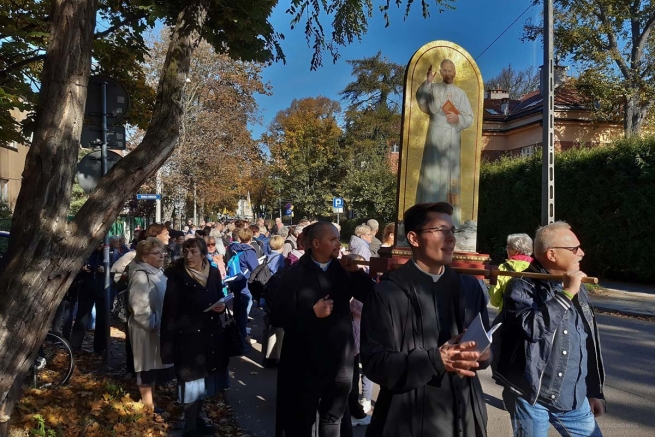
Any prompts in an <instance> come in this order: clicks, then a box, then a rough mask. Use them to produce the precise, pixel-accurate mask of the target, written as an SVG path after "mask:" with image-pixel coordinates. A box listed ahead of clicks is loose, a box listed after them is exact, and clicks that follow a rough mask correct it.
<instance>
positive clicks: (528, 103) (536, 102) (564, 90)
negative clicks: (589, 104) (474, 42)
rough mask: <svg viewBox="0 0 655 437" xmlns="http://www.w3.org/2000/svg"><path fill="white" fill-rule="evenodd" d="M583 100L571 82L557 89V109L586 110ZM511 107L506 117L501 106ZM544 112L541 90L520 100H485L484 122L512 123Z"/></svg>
mask: <svg viewBox="0 0 655 437" xmlns="http://www.w3.org/2000/svg"><path fill="white" fill-rule="evenodd" d="M583 101H584V100H583V98H582V95H581V94H580V92H579V91H578V90H577V88H576V87H575V85H573V83H571V82H570V81H567V82H565V83H564V84H562V85H560V86H558V87H557V88H555V107H556V108H557V109H563V110H566V109H573V110H581V109H584V105H583ZM503 103H507V104H508V105H509V108H508V111H509V112H508V114H507V115H504V114H503V111H502V109H501V105H502V104H503ZM542 111H543V97H542V96H541V92H540V91H539V90H536V91H533V92H531V93H528V94H525V95H523V96H521V98H520V99H518V100H515V99H484V117H483V118H484V120H486V121H510V120H514V119H517V118H521V117H523V116H526V115H530V114H535V113H540V112H542Z"/></svg>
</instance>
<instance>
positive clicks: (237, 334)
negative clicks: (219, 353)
mask: <svg viewBox="0 0 655 437" xmlns="http://www.w3.org/2000/svg"><path fill="white" fill-rule="evenodd" d="M223 330H224V335H223V347H224V348H225V353H226V354H227V355H228V356H230V357H241V356H243V355H245V354H247V353H248V352H250V350H251V349H252V346H251V345H249V344H247V343H246V341H245V339H244V338H243V337H242V336H241V331H240V330H239V326H238V325H237V321H236V320H235V319H234V316H233V315H232V312H231V311H230V310H229V308H225V324H224V325H223Z"/></svg>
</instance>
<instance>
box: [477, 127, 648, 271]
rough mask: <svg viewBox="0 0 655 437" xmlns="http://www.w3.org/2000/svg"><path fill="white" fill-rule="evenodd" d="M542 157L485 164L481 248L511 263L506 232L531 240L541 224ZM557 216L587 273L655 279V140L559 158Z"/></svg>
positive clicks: (620, 143)
mask: <svg viewBox="0 0 655 437" xmlns="http://www.w3.org/2000/svg"><path fill="white" fill-rule="evenodd" d="M540 211H541V156H534V157H532V158H526V159H503V160H500V161H497V162H493V163H484V164H483V165H482V169H481V174H480V203H479V215H478V221H479V223H478V250H479V251H480V252H482V253H489V254H491V255H492V258H493V259H494V261H500V260H502V259H503V258H504V257H505V251H504V248H505V242H506V237H507V235H508V234H511V233H516V232H525V233H528V234H529V235H531V236H533V235H534V232H535V229H536V228H537V226H539V224H540V220H541V212H540ZM555 217H556V219H557V220H564V221H566V222H568V223H570V224H571V226H572V227H573V230H574V231H575V233H576V235H577V236H578V238H579V239H580V242H581V243H582V247H583V250H584V251H585V257H584V260H583V262H582V267H583V269H584V271H585V272H586V273H587V274H590V275H595V276H601V277H604V278H608V279H616V280H623V281H638V282H652V281H654V280H655V266H654V264H653V263H654V262H655V256H654V255H655V231H654V229H653V225H654V224H655V220H654V218H655V137H649V138H643V139H637V138H635V139H630V140H621V141H617V142H615V143H613V144H612V145H610V146H605V147H597V148H576V149H571V150H567V151H565V152H561V153H558V154H557V155H556V157H555Z"/></svg>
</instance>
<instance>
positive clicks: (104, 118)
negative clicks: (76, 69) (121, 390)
mask: <svg viewBox="0 0 655 437" xmlns="http://www.w3.org/2000/svg"><path fill="white" fill-rule="evenodd" d="M100 88H101V91H100V101H101V104H100V105H101V108H102V116H101V119H102V148H101V159H102V176H103V177H104V175H106V174H107V131H108V129H107V82H102V84H101V85H100ZM103 255H104V256H103V262H102V266H103V268H104V269H105V289H104V291H105V292H104V301H105V305H104V306H105V307H104V308H103V313H104V318H105V323H104V325H103V329H105V332H102V333H100V332H98V331H96V333H97V334H99V335H104V336H105V356H104V358H105V365H107V366H108V365H109V362H110V361H111V333H110V331H111V328H110V327H109V317H110V316H109V314H110V313H109V312H110V308H109V304H110V302H111V296H110V287H109V233H106V234H105V243H104V247H103ZM96 311H97V312H98V313H99V312H100V308H96Z"/></svg>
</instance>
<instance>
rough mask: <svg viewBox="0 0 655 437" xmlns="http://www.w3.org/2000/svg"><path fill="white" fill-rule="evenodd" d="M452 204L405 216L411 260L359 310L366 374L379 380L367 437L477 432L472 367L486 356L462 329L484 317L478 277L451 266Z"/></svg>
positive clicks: (481, 418) (483, 419) (479, 416)
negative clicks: (378, 391) (461, 340)
mask: <svg viewBox="0 0 655 437" xmlns="http://www.w3.org/2000/svg"><path fill="white" fill-rule="evenodd" d="M452 213H453V208H452V206H451V205H449V204H448V203H445V202H438V203H420V204H416V205H414V206H413V207H411V208H410V209H408V210H407V211H406V212H405V214H404V217H403V219H404V224H405V230H406V232H407V240H408V241H409V244H410V246H411V249H412V259H411V260H410V261H408V262H407V263H406V264H404V265H403V266H401V267H400V268H398V269H396V270H393V271H392V272H391V273H390V274H388V275H386V276H385V277H383V279H382V281H380V283H379V284H378V285H377V286H376V287H375V291H374V293H372V294H371V295H370V296H369V298H368V300H366V301H365V302H364V306H363V310H362V325H361V328H362V331H361V356H362V361H363V365H364V374H365V375H366V376H367V377H368V378H369V379H370V380H372V381H373V382H376V383H378V384H379V385H380V394H379V395H378V399H377V403H376V405H375V409H374V411H373V419H372V421H371V424H370V425H369V427H368V429H367V432H366V436H367V437H378V436H380V437H398V436H402V437H433V436H438V437H454V436H458V437H482V436H486V425H487V412H486V407H485V404H484V399H483V397H482V387H481V385H480V381H479V379H478V377H477V374H476V373H475V371H476V370H477V369H480V368H483V367H485V366H486V365H488V360H489V356H490V353H489V352H488V351H485V352H484V353H483V354H482V356H481V355H480V353H478V352H475V350H474V348H475V343H474V342H464V343H460V338H461V334H462V333H463V332H464V329H466V328H467V327H468V326H469V325H470V323H471V322H472V321H473V320H475V319H476V318H477V317H478V314H480V315H481V318H482V322H483V325H484V326H485V328H487V329H488V327H489V316H488V314H487V308H486V302H485V297H484V293H483V290H482V288H481V286H480V283H479V281H478V280H477V279H475V278H474V277H472V276H465V275H459V274H457V273H456V272H454V271H453V270H452V269H451V268H450V267H449V265H450V263H451V262H452V260H453V251H454V248H455V233H456V232H457V229H455V228H454V226H453V220H452V217H451V215H452Z"/></svg>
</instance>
